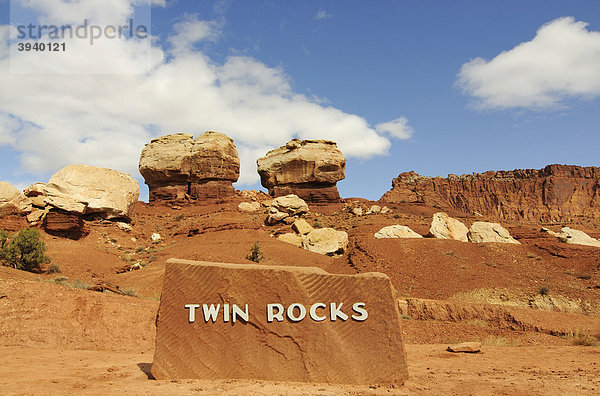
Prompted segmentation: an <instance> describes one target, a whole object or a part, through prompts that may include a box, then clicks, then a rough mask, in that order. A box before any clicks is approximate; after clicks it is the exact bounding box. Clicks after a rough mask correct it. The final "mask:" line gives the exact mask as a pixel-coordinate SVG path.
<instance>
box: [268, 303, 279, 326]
mask: <svg viewBox="0 0 600 396" xmlns="http://www.w3.org/2000/svg"><path fill="white" fill-rule="evenodd" d="M273 308H277V313H273ZM273 319H277V321H278V322H283V305H281V304H267V322H269V323H271V322H272V321H273Z"/></svg>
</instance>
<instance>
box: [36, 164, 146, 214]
mask: <svg viewBox="0 0 600 396" xmlns="http://www.w3.org/2000/svg"><path fill="white" fill-rule="evenodd" d="M139 193H140V192H139V185H138V182H137V181H135V180H134V179H132V178H131V176H129V175H128V174H125V173H121V172H117V171H116V170H112V169H107V168H99V167H96V166H89V165H69V166H66V167H65V168H63V169H61V170H59V171H58V172H56V173H55V174H54V175H52V177H51V178H50V181H49V182H48V184H44V183H36V184H34V185H32V186H30V187H28V188H27V189H26V190H25V195H27V196H28V197H30V198H31V199H32V201H33V203H34V205H35V206H38V207H40V206H41V205H43V206H44V207H46V208H50V209H53V210H56V211H60V212H64V213H71V214H76V215H79V216H83V215H90V214H96V215H98V216H100V217H103V218H105V219H116V218H126V219H127V218H129V217H130V215H131V212H132V211H133V207H134V205H135V203H136V202H137V199H138V196H139Z"/></svg>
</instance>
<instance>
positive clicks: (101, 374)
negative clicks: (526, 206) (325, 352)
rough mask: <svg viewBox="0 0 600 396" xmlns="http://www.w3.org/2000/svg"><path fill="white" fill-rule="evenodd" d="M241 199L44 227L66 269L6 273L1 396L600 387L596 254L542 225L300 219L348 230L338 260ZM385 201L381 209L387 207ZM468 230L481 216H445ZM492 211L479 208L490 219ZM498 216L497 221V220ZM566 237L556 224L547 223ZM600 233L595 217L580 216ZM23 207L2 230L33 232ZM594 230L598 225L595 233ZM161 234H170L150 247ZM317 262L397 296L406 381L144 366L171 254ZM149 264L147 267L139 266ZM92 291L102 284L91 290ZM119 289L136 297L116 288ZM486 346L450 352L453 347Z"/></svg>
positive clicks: (416, 218)
mask: <svg viewBox="0 0 600 396" xmlns="http://www.w3.org/2000/svg"><path fill="white" fill-rule="evenodd" d="M247 200H248V197H247V196H242V194H239V193H238V195H237V196H236V197H234V198H230V199H227V200H221V201H217V202H213V203H209V204H196V205H189V206H183V207H180V206H175V207H171V206H167V205H152V204H147V203H143V202H138V203H137V205H136V208H135V211H134V213H133V216H132V221H131V225H132V230H131V231H129V232H126V231H123V230H121V229H119V228H117V227H116V226H115V223H114V222H111V221H106V220H101V219H99V218H88V219H87V220H86V225H85V227H86V232H87V235H86V236H85V237H84V238H82V239H79V240H71V239H66V238H60V237H55V236H51V235H48V234H45V233H43V237H44V240H45V242H46V244H47V246H48V255H49V256H50V257H51V259H52V261H51V263H52V264H56V265H58V267H59V268H60V272H59V273H58V272H57V273H52V274H49V273H40V274H35V273H28V272H23V271H18V270H15V269H11V268H7V267H0V350H1V355H2V356H3V357H4V359H3V363H2V365H0V394H7V395H12V394H74V393H77V394H121V393H130V394H188V393H196V392H198V393H205V394H250V395H271V394H282V395H288V394H289V395H295V394H319V395H333V394H350V395H354V394H511V395H512V394H597V393H598V392H599V390H600V367H599V365H600V346H597V339H598V338H600V316H599V315H600V274H599V273H598V269H599V261H598V248H595V247H590V246H578V245H571V244H565V243H561V242H559V241H558V240H557V239H556V238H554V237H552V236H550V235H548V234H547V233H543V232H541V231H540V224H535V223H527V222H513V223H508V224H507V223H503V225H504V226H505V227H506V228H507V229H508V230H509V232H510V233H511V235H512V236H513V237H514V238H516V239H517V240H518V241H520V242H521V244H520V245H516V244H514V245H513V244H497V243H466V242H460V241H454V240H442V239H435V238H423V239H375V238H373V234H374V233H375V232H376V231H378V230H379V229H380V228H382V227H384V226H388V225H392V224H403V225H406V226H409V227H410V228H411V229H413V230H414V231H416V232H417V233H419V234H422V235H426V234H427V232H428V230H429V226H430V223H431V218H432V216H433V214H434V213H435V212H438V211H439V210H438V209H437V208H435V207H432V206H427V205H424V204H414V203H406V204H402V203H401V204H390V205H389V208H390V209H391V212H389V213H384V214H382V213H378V214H372V215H363V216H356V215H353V214H352V213H351V211H350V208H352V207H357V206H362V207H364V208H365V209H367V208H369V206H370V205H372V204H374V203H375V202H370V201H366V200H363V199H346V200H345V203H340V204H321V205H317V204H312V205H310V213H309V214H307V215H305V216H304V218H305V219H306V220H307V221H308V222H309V223H311V224H312V225H314V226H317V227H319V226H320V227H332V228H335V229H336V230H344V231H346V232H347V233H348V235H349V246H348V248H347V250H346V251H345V252H344V254H343V255H341V256H339V257H330V256H324V255H319V254H316V253H312V252H309V251H307V250H304V249H301V248H298V247H296V246H293V245H291V244H288V243H285V242H282V241H280V240H278V239H277V238H276V237H274V236H276V235H277V234H278V233H284V232H290V226H289V225H285V224H280V225H276V226H266V225H265V224H264V219H265V212H264V211H262V210H261V211H258V212H255V213H243V212H240V211H239V210H238V204H239V203H240V202H242V201H247ZM380 205H381V204H380ZM448 214H449V215H451V216H453V217H455V218H457V219H459V220H461V221H462V222H464V223H465V224H466V225H467V226H469V225H470V224H471V223H473V222H474V221H479V220H481V219H482V218H480V217H477V218H476V217H474V216H472V215H465V214H464V213H459V212H452V211H448ZM483 219H484V220H485V218H483ZM490 220H492V221H493V220H494V219H490ZM546 226H547V227H549V228H550V229H553V230H556V231H558V230H559V229H560V225H546ZM571 226H573V227H575V226H578V228H579V229H582V230H584V231H586V232H588V234H589V235H590V236H592V237H595V238H598V237H599V236H600V235H599V234H598V232H597V230H598V229H599V228H598V227H597V225H596V224H591V225H590V223H589V222H586V223H582V224H579V225H577V224H573V225H571ZM26 227H27V223H26V221H25V220H24V218H23V217H20V216H16V215H13V216H7V217H4V218H2V219H0V229H6V230H9V231H16V230H18V229H21V228H26ZM595 230H596V231H595ZM153 233H159V234H160V235H161V240H160V241H157V242H152V241H151V235H152V234H153ZM255 242H258V243H259V245H260V249H261V251H262V253H263V255H264V257H265V259H264V260H263V261H262V262H261V264H267V265H292V266H317V267H320V268H323V269H324V270H326V271H328V272H331V273H343V274H356V273H363V272H371V271H376V272H383V273H385V274H387V275H388V276H389V277H390V279H391V280H392V283H393V285H394V287H395V289H396V290H397V292H398V299H399V306H400V307H401V310H402V312H403V315H402V321H401V322H402V331H403V335H404V341H405V344H406V350H407V361H408V369H409V374H410V377H409V380H408V381H407V382H406V383H405V384H404V385H403V386H402V387H399V388H387V387H384V386H381V385H380V384H371V385H369V386H346V385H331V384H305V383H284V382H267V381H255V380H178V381H156V380H154V379H152V378H151V376H150V375H149V369H150V366H151V363H152V355H153V349H154V336H155V326H154V322H155V316H156V312H157V309H158V303H159V299H160V293H161V282H162V275H163V272H164V267H165V262H166V260H167V259H169V258H172V257H176V258H182V259H192V260H204V261H214V262H230V263H244V262H246V263H248V262H249V261H247V260H246V255H248V253H249V251H250V249H251V247H252V246H253V245H254V243H255ZM136 263H141V265H140V267H141V268H140V269H137V270H132V266H133V265H134V264H136ZM94 285H100V286H103V287H100V288H98V287H97V288H96V289H104V292H98V291H92V290H87V289H88V288H89V287H91V286H94ZM110 289H118V290H120V291H124V292H125V294H128V295H118V294H115V293H113V292H111V291H110ZM463 341H479V342H481V343H482V349H481V353H477V354H454V353H450V352H447V351H446V347H447V346H448V345H450V344H454V343H458V342H463Z"/></svg>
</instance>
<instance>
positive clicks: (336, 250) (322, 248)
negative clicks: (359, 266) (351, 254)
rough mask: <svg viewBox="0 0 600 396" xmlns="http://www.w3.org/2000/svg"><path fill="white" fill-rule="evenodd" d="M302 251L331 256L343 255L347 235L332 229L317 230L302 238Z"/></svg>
mask: <svg viewBox="0 0 600 396" xmlns="http://www.w3.org/2000/svg"><path fill="white" fill-rule="evenodd" d="M302 245H303V246H304V249H306V250H308V251H310V252H314V253H319V254H325V255H328V256H332V255H335V254H341V253H344V251H345V250H346V249H347V248H348V233H347V232H346V231H336V230H334V229H333V228H317V229H314V230H312V231H310V232H309V233H308V234H306V235H304V236H303V237H302Z"/></svg>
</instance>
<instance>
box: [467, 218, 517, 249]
mask: <svg viewBox="0 0 600 396" xmlns="http://www.w3.org/2000/svg"><path fill="white" fill-rule="evenodd" d="M469 241H471V242H476V243H483V242H499V243H515V244H520V242H519V241H517V240H515V239H514V238H513V237H512V236H510V233H509V232H508V231H507V230H506V228H504V227H502V226H501V225H500V224H498V223H488V222H485V221H476V222H475V223H473V225H471V228H470V229H469Z"/></svg>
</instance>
